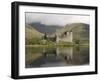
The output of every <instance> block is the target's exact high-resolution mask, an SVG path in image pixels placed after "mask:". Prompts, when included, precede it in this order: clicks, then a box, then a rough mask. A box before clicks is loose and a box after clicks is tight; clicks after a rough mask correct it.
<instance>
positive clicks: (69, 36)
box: [57, 32, 73, 43]
mask: <svg viewBox="0 0 100 81" xmlns="http://www.w3.org/2000/svg"><path fill="white" fill-rule="evenodd" d="M58 41H63V42H73V32H67V34H66V35H65V36H63V37H60V38H59V37H58V38H57V43H58Z"/></svg>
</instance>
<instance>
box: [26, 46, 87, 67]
mask: <svg viewBox="0 0 100 81" xmlns="http://www.w3.org/2000/svg"><path fill="white" fill-rule="evenodd" d="M25 49H26V54H25V67H26V68H36V67H58V66H76V65H78V66H79V65H86V64H89V48H88V47H56V48H53V47H52V48H50V47H48V48H47V47H45V48H43V47H26V48H25Z"/></svg>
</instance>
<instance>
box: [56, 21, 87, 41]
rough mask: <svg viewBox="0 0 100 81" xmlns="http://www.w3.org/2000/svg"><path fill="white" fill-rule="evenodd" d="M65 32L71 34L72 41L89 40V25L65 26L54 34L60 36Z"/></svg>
mask: <svg viewBox="0 0 100 81" xmlns="http://www.w3.org/2000/svg"><path fill="white" fill-rule="evenodd" d="M66 31H71V32H73V40H76V39H77V40H89V25H88V24H84V23H72V24H67V25H66V26H65V27H64V28H62V29H60V30H58V31H57V32H55V33H56V34H62V33H64V32H66Z"/></svg>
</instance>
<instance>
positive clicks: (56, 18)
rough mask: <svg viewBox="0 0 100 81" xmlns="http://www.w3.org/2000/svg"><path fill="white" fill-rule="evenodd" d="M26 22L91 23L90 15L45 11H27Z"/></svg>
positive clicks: (61, 24)
mask: <svg viewBox="0 0 100 81" xmlns="http://www.w3.org/2000/svg"><path fill="white" fill-rule="evenodd" d="M25 17H26V23H31V22H40V23H42V24H46V25H60V26H64V25H66V24H69V23H86V24H89V21H90V20H89V16H88V15H67V14H66V15H62V14H44V13H25Z"/></svg>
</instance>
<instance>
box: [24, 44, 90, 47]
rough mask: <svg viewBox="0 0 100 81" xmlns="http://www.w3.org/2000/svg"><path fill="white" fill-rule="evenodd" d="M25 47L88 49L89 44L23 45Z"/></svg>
mask: <svg viewBox="0 0 100 81" xmlns="http://www.w3.org/2000/svg"><path fill="white" fill-rule="evenodd" d="M25 46H26V47H74V46H79V47H88V46H89V44H69V45H62V44H51V45H47V44H46V45H39V44H34V45H25Z"/></svg>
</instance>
